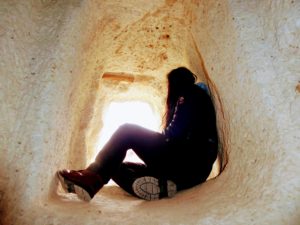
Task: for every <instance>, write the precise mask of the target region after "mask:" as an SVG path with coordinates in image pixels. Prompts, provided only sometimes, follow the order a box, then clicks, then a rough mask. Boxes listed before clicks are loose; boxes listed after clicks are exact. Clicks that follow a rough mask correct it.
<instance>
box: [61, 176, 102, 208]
mask: <svg viewBox="0 0 300 225" xmlns="http://www.w3.org/2000/svg"><path fill="white" fill-rule="evenodd" d="M56 174H57V177H58V180H59V181H60V183H61V186H62V188H63V189H64V191H65V192H67V193H75V194H76V195H77V197H78V198H79V199H81V200H83V201H87V202H89V201H90V200H91V199H92V198H93V197H94V196H95V194H96V193H97V192H98V191H99V190H100V189H101V188H102V187H103V185H104V184H103V181H102V179H101V177H100V176H99V175H98V174H96V173H94V172H91V171H89V170H78V171H76V170H60V171H57V173H56Z"/></svg>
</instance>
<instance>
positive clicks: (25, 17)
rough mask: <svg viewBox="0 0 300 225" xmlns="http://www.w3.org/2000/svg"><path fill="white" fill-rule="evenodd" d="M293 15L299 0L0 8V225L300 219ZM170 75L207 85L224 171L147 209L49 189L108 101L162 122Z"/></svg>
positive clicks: (299, 28) (107, 196)
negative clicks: (145, 108)
mask: <svg viewBox="0 0 300 225" xmlns="http://www.w3.org/2000/svg"><path fill="white" fill-rule="evenodd" d="M299 12H300V1H299V0H282V1H279V0H278V1H274V0H253V1H239V0H226V1H221V0H216V1H209V0H203V1H200V0H184V1H183V0H165V1H163V0H153V1H142V0H138V1H134V0H127V1H126V0H120V1H109V0H101V1H96V0H90V1H88V0H85V1H84V0H83V1H81V0H64V1H62V0H28V1H17V0H1V1H0V102H1V107H0V114H1V118H0V127H1V129H0V163H1V170H0V223H1V224H207V225H208V224H212V225H214V224H228V225H229V224H230V225H232V224H291V225H297V224H299V223H300V177H299V163H300V50H299V47H300V13H299ZM177 66H187V67H189V68H190V69H191V70H192V71H193V72H194V73H196V74H197V75H198V77H199V80H203V81H209V82H210V83H211V87H213V89H212V90H213V95H214V96H215V100H216V107H217V111H218V125H219V129H220V133H222V142H223V143H222V144H223V146H224V147H225V148H227V149H228V152H229V161H228V165H227V167H226V169H225V171H224V172H223V173H221V175H220V176H218V177H217V178H216V179H212V180H210V181H208V182H206V183H204V184H203V185H199V186H197V187H195V188H192V189H190V190H187V191H184V192H182V193H179V194H178V195H177V196H176V197H175V198H172V199H164V200H161V201H156V202H144V201H142V200H138V199H135V198H133V197H131V196H129V195H127V194H126V193H124V192H123V191H122V190H120V189H119V188H118V187H116V186H113V185H112V186H107V187H105V188H104V189H103V190H102V191H100V192H99V194H98V195H97V196H96V197H95V199H93V201H92V202H91V203H89V204H86V203H82V202H80V201H78V200H77V199H76V198H75V197H74V196H72V195H66V194H63V193H62V192H61V190H60V189H59V188H58V189H57V184H56V182H55V180H54V179H53V178H54V173H55V171H56V170H57V169H61V168H74V169H77V168H78V169H79V168H82V167H84V166H85V165H86V163H87V161H88V160H90V157H91V154H92V153H91V152H92V151H93V150H92V149H93V147H94V145H95V141H96V138H97V134H98V133H99V131H100V130H101V127H102V121H101V116H102V112H103V109H105V107H106V106H107V104H108V103H109V102H111V101H114V100H125V99H132V100H142V101H146V102H148V103H149V104H150V105H151V106H152V107H153V109H154V110H155V112H156V113H158V114H160V113H162V111H163V103H164V97H163V96H165V94H166V83H165V74H166V72H168V71H169V70H170V69H173V68H175V67H177ZM205 71H206V73H205ZM103 74H108V75H107V76H106V78H105V76H103ZM109 77H110V78H109Z"/></svg>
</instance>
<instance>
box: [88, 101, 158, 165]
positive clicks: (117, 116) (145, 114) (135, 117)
mask: <svg viewBox="0 0 300 225" xmlns="http://www.w3.org/2000/svg"><path fill="white" fill-rule="evenodd" d="M102 120H103V127H102V129H101V131H100V133H99V138H98V140H97V143H96V148H95V152H94V154H93V157H92V160H93V159H94V158H95V157H96V154H97V153H98V150H100V149H102V147H103V146H104V145H105V143H106V142H107V141H108V140H109V138H110V137H111V135H112V134H113V133H114V132H115V130H117V128H118V127H119V126H120V125H122V124H125V123H132V124H137V125H140V126H143V127H145V128H147V129H150V130H153V131H159V127H160V121H161V118H160V117H159V115H158V113H156V112H154V109H153V108H152V107H151V105H150V104H149V103H147V102H146V101H140V100H139V101H132V100H130V101H126V100H125V101H112V102H110V103H109V105H108V106H107V107H106V108H105V109H103V116H102ZM125 160H127V161H132V162H140V161H141V160H140V159H139V158H138V157H137V156H136V155H135V154H134V152H133V151H131V150H130V151H128V152H127V155H126V158H125Z"/></svg>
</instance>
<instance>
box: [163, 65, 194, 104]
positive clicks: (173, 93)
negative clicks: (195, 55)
mask: <svg viewBox="0 0 300 225" xmlns="http://www.w3.org/2000/svg"><path fill="white" fill-rule="evenodd" d="M167 78H168V96H167V104H168V105H169V106H170V105H172V104H175V103H176V101H177V98H178V97H179V96H180V95H182V94H183V93H184V92H185V91H186V90H188V89H189V88H191V86H192V85H193V84H195V82H196V79H197V77H196V76H195V75H194V74H193V73H192V72H191V71H190V70H188V69H187V68H185V67H178V68H176V69H173V70H171V71H170V72H169V73H168V74H167Z"/></svg>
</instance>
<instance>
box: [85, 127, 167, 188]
mask: <svg viewBox="0 0 300 225" xmlns="http://www.w3.org/2000/svg"><path fill="white" fill-rule="evenodd" d="M129 149H132V150H133V151H134V152H135V153H136V154H137V155H138V156H139V157H140V158H141V159H142V160H143V161H144V162H145V164H146V165H147V166H151V165H153V164H155V163H154V162H159V160H160V159H161V158H162V156H163V155H164V154H165V153H166V151H167V144H166V141H165V138H164V136H163V135H162V134H160V133H158V132H154V131H151V130H148V129H145V128H143V127H141V126H138V125H133V124H124V125H122V126H120V127H119V128H118V130H117V131H116V132H115V133H114V134H113V135H112V137H111V138H110V140H109V141H108V142H107V143H106V145H105V146H104V147H103V148H102V150H101V151H100V152H99V153H98V155H97V156H96V159H95V161H94V162H93V163H92V164H91V165H89V166H88V167H87V170H90V171H93V172H95V173H97V174H99V175H100V176H101V177H102V178H103V181H104V182H105V183H107V182H108V181H109V180H110V178H111V177H112V176H113V175H114V174H115V173H116V171H117V169H118V168H119V166H120V165H121V163H122V162H123V160H124V158H125V156H126V152H127V150H129Z"/></svg>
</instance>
